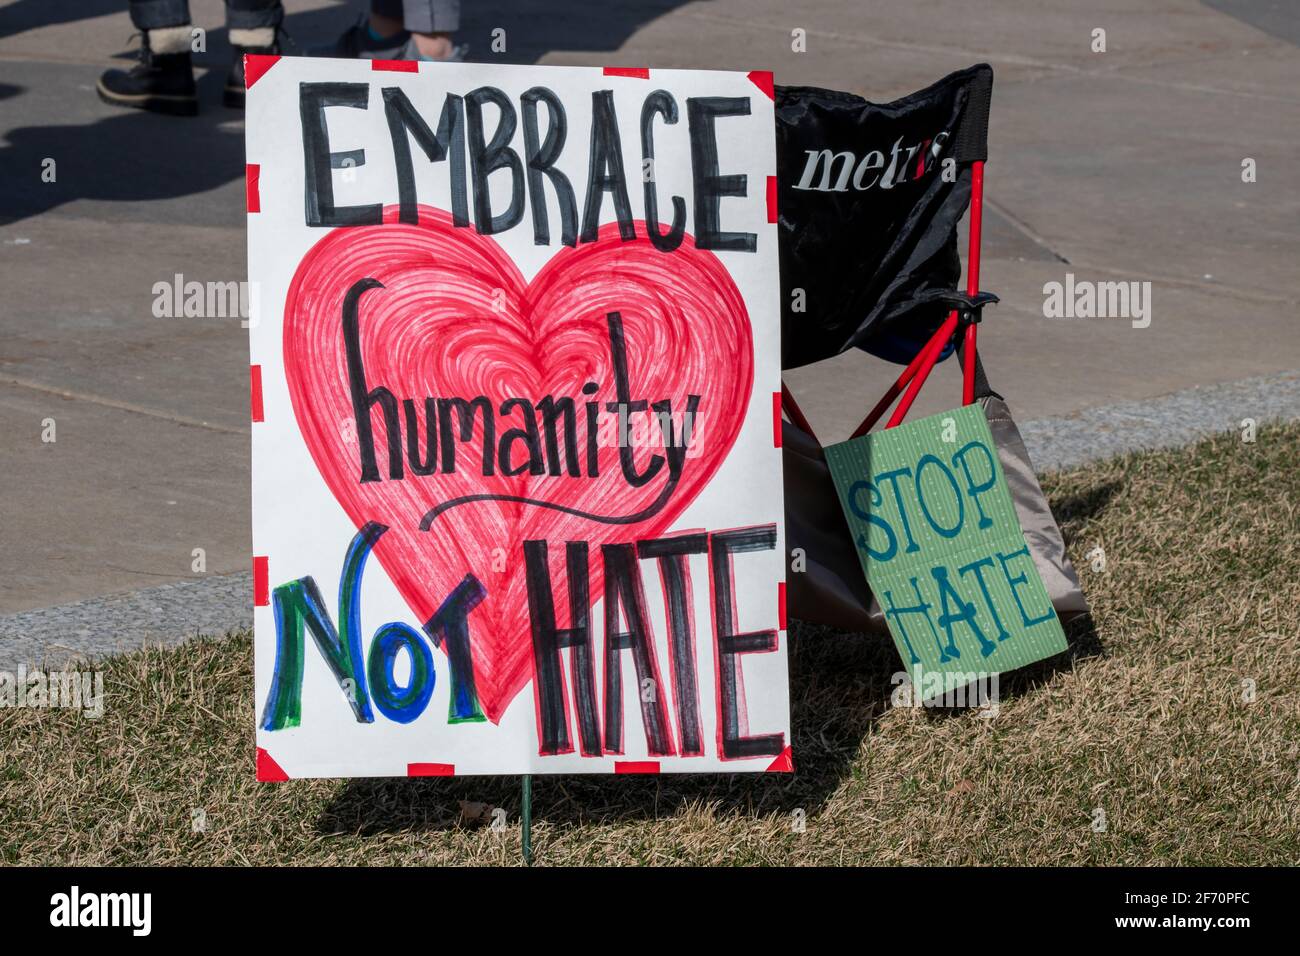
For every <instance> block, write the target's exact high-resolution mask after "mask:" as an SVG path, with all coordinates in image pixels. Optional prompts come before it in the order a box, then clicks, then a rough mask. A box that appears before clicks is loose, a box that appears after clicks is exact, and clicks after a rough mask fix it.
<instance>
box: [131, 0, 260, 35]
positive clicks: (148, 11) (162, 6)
mask: <svg viewBox="0 0 1300 956" xmlns="http://www.w3.org/2000/svg"><path fill="white" fill-rule="evenodd" d="M130 2H131V22H132V23H134V24H135V26H136V29H137V30H162V29H165V28H167V27H183V26H186V25H187V24H189V22H190V4H189V0H130ZM283 18H284V7H282V6H281V5H280V0H226V26H227V27H231V28H233V29H235V30H251V29H254V28H256V27H276V26H279V25H280V21H281V20H282V19H283Z"/></svg>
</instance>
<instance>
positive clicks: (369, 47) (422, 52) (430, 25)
mask: <svg viewBox="0 0 1300 956" xmlns="http://www.w3.org/2000/svg"><path fill="white" fill-rule="evenodd" d="M459 25H460V0H370V11H369V13H368V14H365V15H363V16H362V18H361V20H360V22H358V23H357V24H355V25H354V26H352V27H350V28H349V29H348V30H347V32H346V33H344V34H343V35H342V36H341V37H339V39H338V40H337V41H335V42H334V43H332V44H329V45H328V46H322V47H316V48H314V49H312V50H311V51H310V52H311V53H312V55H313V56H338V57H364V58H366V59H374V60H401V59H421V60H453V59H463V58H464V49H463V48H462V47H457V46H455V45H454V44H453V43H452V41H451V34H452V31H454V30H455V29H456V28H457V27H458V26H459Z"/></svg>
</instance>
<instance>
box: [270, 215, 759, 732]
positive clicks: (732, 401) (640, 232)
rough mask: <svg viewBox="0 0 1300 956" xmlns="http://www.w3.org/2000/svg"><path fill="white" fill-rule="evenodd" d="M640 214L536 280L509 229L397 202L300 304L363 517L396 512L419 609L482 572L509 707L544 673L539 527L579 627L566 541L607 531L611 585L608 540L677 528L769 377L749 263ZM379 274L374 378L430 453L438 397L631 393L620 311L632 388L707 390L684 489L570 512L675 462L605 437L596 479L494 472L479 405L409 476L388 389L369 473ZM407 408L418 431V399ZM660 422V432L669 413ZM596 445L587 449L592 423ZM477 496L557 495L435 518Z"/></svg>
mask: <svg viewBox="0 0 1300 956" xmlns="http://www.w3.org/2000/svg"><path fill="white" fill-rule="evenodd" d="M635 228H636V238H635V239H633V240H630V241H624V240H623V239H621V238H620V236H619V233H618V228H617V225H616V224H610V225H608V226H606V227H604V228H602V229H601V231H600V234H599V237H598V239H597V241H595V242H592V243H584V244H581V245H579V246H577V247H566V248H563V249H562V250H561V251H560V252H558V253H557V254H556V255H555V256H554V257H552V258H551V259H550V261H549V262H547V263H546V264H545V265H544V266H543V267H542V269H541V270H540V271H539V272H538V274H537V275H536V276H535V277H534V279H533V280H532V282H531V283H529V282H525V281H524V278H523V276H522V274H521V273H520V272H519V270H518V268H517V267H516V266H515V264H514V262H513V261H511V259H510V258H509V257H508V256H507V255H506V254H505V253H504V252H503V251H502V249H501V248H500V247H499V246H498V245H497V244H496V242H495V241H493V240H492V239H491V238H489V237H485V236H480V235H479V234H478V233H476V232H475V231H474V230H473V229H472V228H455V227H454V226H453V225H452V221H451V217H450V216H449V215H448V214H447V213H445V212H443V211H441V210H435V209H431V208H428V207H421V208H420V221H419V223H418V224H417V225H408V224H402V223H399V222H398V219H397V209H396V207H390V208H388V209H386V210H385V213H384V225H382V226H363V227H351V228H342V229H336V230H334V231H333V232H331V233H330V234H328V235H327V236H325V238H323V239H322V240H321V241H320V242H318V243H317V244H316V245H315V246H314V247H312V249H311V250H310V251H309V252H308V253H307V254H306V255H305V256H304V257H303V260H302V262H301V263H300V264H299V266H298V269H297V272H296V273H295V275H294V277H293V282H292V284H291V286H290V288H289V293H288V296H287V299H286V301H285V310H284V367H285V373H286V376H287V379H288V386H289V394H290V396H291V399H292V402H293V409H294V414H295V416H296V417H297V421H298V427H299V429H300V430H301V432H302V435H303V438H304V440H305V441H306V443H307V447H308V448H309V449H310V451H311V455H312V458H313V460H314V461H315V463H316V467H317V468H318V469H319V470H320V473H321V475H322V476H323V477H324V479H325V481H326V483H327V485H328V486H329V488H330V491H331V492H332V493H333V495H334V497H335V498H336V499H337V500H338V501H339V503H340V504H341V505H342V506H343V508H344V509H345V510H346V512H347V514H348V516H349V517H350V518H351V519H352V521H353V522H354V523H355V524H356V526H357V527H358V528H360V527H362V526H363V525H364V524H365V523H366V522H370V521H376V522H379V523H381V524H384V525H387V526H388V527H389V531H388V532H387V533H386V534H384V535H383V536H382V537H381V538H380V539H379V542H378V544H377V545H376V547H375V553H376V555H377V556H378V558H379V560H380V562H381V563H382V564H383V566H384V569H385V570H386V571H387V572H388V574H389V576H390V577H391V578H392V580H393V582H394V583H395V584H396V586H397V588H398V590H399V591H400V592H401V594H402V596H403V598H404V599H405V600H406V603H407V604H408V605H409V606H410V609H411V611H412V612H414V614H415V616H416V618H418V620H419V621H420V622H421V623H423V622H425V621H427V620H428V619H429V618H430V617H431V616H432V615H433V614H434V612H435V611H436V610H437V609H438V607H439V605H440V604H441V602H442V600H443V599H444V598H445V597H446V596H447V595H448V594H450V593H451V592H452V590H453V589H454V588H455V587H456V585H457V584H459V583H460V581H461V580H462V579H463V578H464V577H465V575H466V574H467V573H473V574H474V575H475V577H477V578H478V579H479V581H480V582H481V583H482V584H483V585H484V587H485V588H486V591H487V596H486V598H485V599H484V600H483V602H482V603H481V604H480V605H479V606H478V607H477V608H476V609H475V610H474V611H473V613H472V614H471V616H470V634H471V646H472V649H473V659H474V675H475V682H476V685H477V689H478V694H479V701H480V703H481V704H482V707H483V710H484V711H485V712H486V714H487V715H488V717H489V718H490V719H491V720H492V721H494V722H496V721H498V720H499V719H500V717H501V715H502V713H504V711H505V709H506V707H507V706H508V705H509V704H510V702H511V701H512V700H513V699H514V697H515V695H516V694H518V693H519V691H520V690H521V689H522V688H523V686H524V685H525V684H526V683H527V682H528V680H529V679H530V678H531V677H532V670H533V663H532V643H531V637H530V622H529V613H528V598H527V590H526V587H525V579H524V574H523V563H524V562H523V550H522V544H523V542H524V541H525V540H531V539H544V540H546V541H547V542H549V544H550V552H551V555H550V562H551V573H552V580H553V585H554V593H555V607H556V614H557V618H558V620H557V624H558V626H560V627H566V626H568V610H567V609H568V591H567V587H568V582H567V580H566V575H565V569H564V556H563V555H564V551H563V542H565V541H570V540H586V541H588V542H590V548H591V551H590V554H591V559H590V568H591V597H592V600H593V601H595V600H597V599H599V598H600V597H601V596H602V586H603V584H602V582H603V575H602V573H601V572H602V567H601V565H602V562H601V561H600V557H599V546H600V545H601V544H605V543H610V542H624V541H633V540H636V539H640V538H648V537H654V536H656V535H659V534H660V533H662V532H664V531H666V530H667V529H668V528H669V527H670V526H671V524H672V522H673V520H674V519H675V518H676V517H677V515H679V514H680V513H681V512H682V510H683V509H684V508H685V507H686V506H687V505H688V504H690V503H691V501H693V500H694V499H695V497H696V496H697V495H698V494H699V493H700V491H701V489H703V487H704V486H705V484H706V483H707V482H708V480H709V478H710V477H711V476H712V475H713V474H714V472H715V471H717V469H718V467H719V465H720V464H721V463H722V461H723V460H724V459H725V458H726V456H727V454H728V452H729V451H730V449H731V446H732V444H733V443H734V442H735V439H736V435H737V434H738V432H739V430H740V426H741V424H742V423H743V422H744V420H745V412H746V409H747V407H748V404H749V398H750V391H751V389H752V387H753V344H752V332H751V329H750V324H749V316H748V313H747V312H746V310H745V305H744V301H743V299H742V297H741V295H740V292H739V290H738V289H737V288H736V286H735V283H734V282H733V281H732V279H731V276H730V275H729V274H728V273H727V270H726V269H725V268H724V267H723V265H722V264H721V263H720V262H719V261H718V259H717V257H716V256H714V255H713V254H712V253H711V252H708V251H704V250H699V249H697V248H696V247H695V244H694V242H693V240H692V239H691V237H690V236H687V237H686V239H685V240H684V241H683V242H682V244H681V246H679V247H678V248H677V249H676V250H675V251H673V252H671V253H664V252H661V251H659V250H658V249H656V248H655V247H654V246H653V245H652V244H651V242H650V241H649V239H648V238H646V230H645V226H644V224H643V223H640V222H638V223H636V226H635ZM364 278H370V279H374V280H377V282H378V283H380V284H381V286H382V287H378V286H377V287H374V288H372V289H370V290H369V291H367V292H365V293H364V294H363V295H362V296H361V297H360V299H359V304H358V310H357V314H358V317H359V318H358V326H357V328H358V336H359V342H360V348H359V351H360V354H361V355H362V357H363V359H364V366H365V377H366V387H367V389H374V388H376V387H378V386H381V385H382V386H384V387H385V388H387V389H389V390H390V391H391V392H392V394H393V395H394V397H395V398H396V400H397V402H398V404H399V407H400V406H401V403H402V402H403V400H404V399H411V400H413V402H414V410H415V411H416V412H417V414H418V417H417V424H418V426H419V428H418V435H419V438H418V449H417V450H418V452H419V454H421V455H423V454H425V452H426V450H427V446H426V439H425V433H424V428H425V416H424V414H423V410H424V407H425V405H424V399H425V398H426V397H433V398H454V397H460V398H464V399H466V400H469V399H473V398H474V397H476V396H484V397H486V398H487V399H488V400H489V401H490V402H491V403H492V406H493V408H494V409H497V410H498V411H499V410H500V409H501V405H502V403H503V402H505V401H507V400H508V399H510V398H525V399H528V400H529V401H530V402H532V403H534V404H536V403H537V402H538V401H540V400H541V399H543V398H544V397H545V396H548V395H552V396H555V398H556V399H559V398H562V397H570V398H572V399H573V401H574V405H575V407H576V409H577V416H576V417H577V419H578V428H579V429H580V431H581V430H583V426H584V421H583V419H584V414H583V410H584V407H585V403H586V402H598V403H599V408H600V409H601V410H602V411H603V410H604V409H605V405H606V403H607V402H614V401H616V395H615V379H614V367H613V366H614V363H613V359H612V357H611V345H610V337H611V332H610V323H609V321H608V319H607V316H608V314H609V313H611V312H617V313H618V314H619V315H620V316H621V318H622V327H623V330H624V337H625V342H626V354H627V375H628V381H629V384H630V395H631V397H632V398H633V399H647V400H648V401H649V402H651V403H653V402H656V401H661V400H665V399H667V400H671V402H672V413H673V415H674V416H675V417H676V420H677V421H678V422H680V412H681V411H683V410H684V409H685V407H686V404H687V397H688V396H689V395H698V396H700V400H699V408H698V412H697V414H696V416H695V419H694V424H693V428H692V445H691V447H690V451H689V453H688V454H687V456H686V459H685V461H684V462H683V467H682V471H681V476H680V479H679V481H678V484H677V486H676V487H675V489H674V490H673V492H672V494H671V495H670V496H669V497H668V499H667V501H666V503H665V504H663V506H662V507H661V508H660V509H658V510H656V511H654V513H653V514H651V515H649V516H648V517H645V518H644V519H643V520H637V521H633V522H629V523H623V524H609V523H604V522H601V521H596V520H592V519H591V518H588V517H582V516H580V515H578V514H574V513H571V511H563V510H557V508H568V509H571V510H576V511H580V512H585V513H588V514H592V515H601V516H615V515H618V516H636V515H638V514H639V513H640V512H641V511H643V510H646V509H648V508H652V506H653V503H654V502H655V500H656V499H657V498H659V497H660V496H661V493H662V492H663V491H664V486H665V484H666V482H667V480H668V475H667V472H668V469H667V468H666V467H663V468H661V469H660V471H659V473H658V474H656V476H655V477H654V478H653V479H651V480H650V481H649V482H647V483H646V484H644V485H642V486H641V487H639V488H637V487H633V486H632V485H631V484H630V483H629V482H628V481H627V480H626V479H625V477H624V473H623V470H622V468H621V467H620V459H619V448H618V447H617V445H618V442H617V439H615V440H614V441H612V442H610V441H606V442H603V443H602V444H601V446H600V447H599V448H598V450H597V464H598V466H599V468H598V475H596V476H595V477H592V476H590V475H589V474H588V471H587V469H586V467H585V466H584V468H583V470H582V475H581V476H580V477H572V476H570V475H569V474H568V473H567V470H566V471H562V473H561V474H560V475H552V474H550V472H549V469H548V471H547V473H546V474H542V475H535V474H530V473H529V472H528V471H527V470H525V471H524V472H523V474H520V475H517V476H513V477H510V476H506V475H504V474H502V473H501V469H500V468H499V467H494V469H493V471H494V474H492V475H490V476H489V475H486V474H485V471H486V468H485V466H484V462H483V451H482V445H483V442H482V438H483V426H482V416H481V415H478V416H476V417H475V419H474V433H473V440H472V441H467V442H460V441H458V442H457V444H456V451H455V471H454V472H452V473H446V472H445V471H444V470H443V469H442V468H441V467H438V469H437V470H436V471H435V473H433V474H429V475H424V476H419V475H413V474H411V471H410V469H409V467H408V469H407V470H406V472H405V475H404V477H403V478H402V479H400V480H393V479H391V478H390V476H389V460H388V447H387V440H386V437H385V436H386V432H385V424H384V417H383V412H382V409H381V407H380V406H379V405H378V404H376V405H374V406H372V408H371V415H370V417H371V426H372V428H373V433H374V435H373V437H374V445H373V447H374V448H375V460H376V462H377V463H378V468H379V474H380V477H381V478H382V480H380V481H371V482H364V483H363V482H361V481H360V477H361V463H360V458H359V453H358V452H359V445H358V442H357V439H356V436H355V430H354V425H353V420H354V413H353V405H352V396H351V392H350V391H349V378H348V365H347V354H346V348H345V341H344V335H343V322H342V315H343V308H344V300H345V297H346V295H347V292H348V290H349V288H351V287H352V286H353V284H354V283H356V282H358V281H359V280H361V279H364ZM589 382H594V383H596V386H597V389H596V391H595V392H594V393H593V394H585V393H583V391H582V388H583V386H584V385H586V384H587V383H589ZM510 411H511V414H509V415H506V414H504V413H501V414H499V415H498V416H497V436H496V439H497V443H498V445H499V444H500V442H501V441H502V437H501V436H502V434H503V433H504V431H505V430H506V429H509V428H516V427H520V426H521V425H522V424H523V418H522V416H523V414H524V412H523V411H521V409H520V407H519V406H517V405H516V406H512V408H511V410H510ZM400 417H401V426H402V434H403V444H405V442H406V436H407V434H408V430H409V429H408V426H407V421H406V415H405V409H404V408H402V414H401V415H400ZM538 417H539V418H540V416H538ZM632 418H633V419H635V418H636V416H632ZM647 420H648V418H647ZM631 424H633V425H635V421H632V422H631ZM679 427H680V426H679ZM632 433H633V434H635V433H636V431H635V429H633V432H632ZM647 433H648V434H653V435H654V436H655V439H656V440H658V441H659V442H660V443H662V438H661V437H660V432H659V428H658V427H657V426H654V427H652V428H649V429H647ZM435 438H436V436H435ZM456 438H457V439H459V438H460V433H459V430H458V431H457V434H456ZM512 447H513V448H514V451H513V452H512V453H511V454H510V455H509V456H508V461H509V464H510V465H512V466H514V467H518V466H519V465H520V464H521V463H522V461H523V460H524V459H526V458H527V455H526V454H522V453H521V448H520V446H519V445H518V443H516V444H515V445H513V446H512ZM578 447H579V448H581V449H583V450H584V451H585V449H586V445H585V439H580V443H579V446H578ZM441 451H442V449H441V447H439V449H438V453H439V455H441ZM526 451H527V446H524V447H523V448H522V452H526ZM663 451H664V449H663V448H662V444H661V445H660V447H659V448H658V449H657V450H656V448H655V447H653V446H652V447H640V448H634V449H633V460H634V463H635V466H636V468H637V470H638V471H644V470H645V468H646V467H647V465H648V464H649V461H650V458H651V456H652V455H655V454H662V452H663ZM405 452H406V449H405V448H403V457H404V459H405ZM584 458H585V455H584ZM474 495H479V496H483V495H497V496H511V498H512V499H531V500H533V501H542V502H546V503H548V504H549V505H553V506H555V507H542V506H538V505H536V504H526V503H523V502H522V501H520V500H482V499H479V500H474V501H472V502H470V503H465V504H460V505H457V506H455V507H451V508H449V509H448V510H445V511H443V512H441V513H440V514H438V515H437V516H436V517H435V518H433V519H432V521H431V522H430V523H429V529H428V530H427V531H422V530H421V529H420V525H421V519H422V518H424V517H425V516H426V514H428V513H429V511H430V510H431V509H433V508H436V507H437V506H438V505H440V504H444V503H446V502H448V501H451V500H453V499H458V498H462V497H465V496H474Z"/></svg>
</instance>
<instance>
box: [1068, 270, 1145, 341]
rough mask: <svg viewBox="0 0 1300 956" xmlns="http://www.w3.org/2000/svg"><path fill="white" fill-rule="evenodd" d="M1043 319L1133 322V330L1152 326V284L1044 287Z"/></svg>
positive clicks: (1071, 283) (1071, 282)
mask: <svg viewBox="0 0 1300 956" xmlns="http://www.w3.org/2000/svg"><path fill="white" fill-rule="evenodd" d="M1043 295H1044V296H1045V297H1046V298H1044V300H1043V317H1044V318H1047V319H1075V318H1078V319H1132V320H1133V323H1132V324H1133V328H1135V329H1145V328H1146V327H1147V326H1148V325H1150V324H1151V283H1150V282H1136V281H1135V282H1092V281H1089V280H1087V279H1084V280H1082V281H1080V282H1076V281H1075V279H1074V273H1073V272H1067V273H1066V274H1065V282H1064V283H1060V282H1048V283H1045V284H1044V285H1043Z"/></svg>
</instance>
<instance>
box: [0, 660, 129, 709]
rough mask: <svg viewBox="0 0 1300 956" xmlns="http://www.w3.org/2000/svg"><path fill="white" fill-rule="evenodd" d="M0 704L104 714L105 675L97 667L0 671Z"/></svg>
mask: <svg viewBox="0 0 1300 956" xmlns="http://www.w3.org/2000/svg"><path fill="white" fill-rule="evenodd" d="M0 707H60V708H66V709H68V710H83V711H84V713H85V716H87V717H89V718H92V719H98V718H100V717H102V716H104V675H103V674H102V673H100V672H99V671H93V672H92V671H53V672H49V673H47V672H45V671H39V670H37V671H28V670H27V665H26V664H19V665H18V673H17V674H14V673H12V672H10V671H0Z"/></svg>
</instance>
